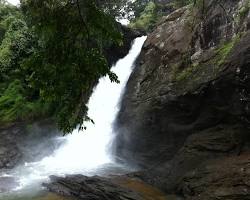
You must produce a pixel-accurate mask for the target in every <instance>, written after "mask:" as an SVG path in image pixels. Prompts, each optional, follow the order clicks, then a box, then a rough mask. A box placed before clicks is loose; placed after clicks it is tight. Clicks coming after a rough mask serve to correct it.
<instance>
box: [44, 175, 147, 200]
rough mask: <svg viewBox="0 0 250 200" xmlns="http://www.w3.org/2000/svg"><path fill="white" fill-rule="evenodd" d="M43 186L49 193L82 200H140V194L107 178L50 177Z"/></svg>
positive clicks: (80, 176)
mask: <svg viewBox="0 0 250 200" xmlns="http://www.w3.org/2000/svg"><path fill="white" fill-rule="evenodd" d="M50 178H51V183H44V184H43V185H44V186H45V187H46V188H47V189H48V190H49V191H51V192H54V193H57V194H59V195H62V196H69V197H75V198H77V199H84V200H142V199H144V198H143V197H142V196H141V195H140V194H138V193H136V192H134V191H132V190H129V189H127V188H125V187H122V186H120V185H118V184H116V183H114V182H112V181H110V179H108V178H103V177H98V176H94V177H87V176H83V175H69V176H66V177H57V176H51V177H50Z"/></svg>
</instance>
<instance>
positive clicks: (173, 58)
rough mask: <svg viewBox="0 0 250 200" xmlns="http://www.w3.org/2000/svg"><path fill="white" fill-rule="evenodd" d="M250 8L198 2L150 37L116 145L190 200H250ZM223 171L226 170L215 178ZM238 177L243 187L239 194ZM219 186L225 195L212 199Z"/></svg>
mask: <svg viewBox="0 0 250 200" xmlns="http://www.w3.org/2000/svg"><path fill="white" fill-rule="evenodd" d="M249 10H250V2H249V1H248V0H241V1H236V0H223V1H216V0H204V1H197V3H196V5H195V6H187V7H184V8H181V9H179V10H177V11H175V12H173V13H171V14H170V15H168V16H166V17H163V19H162V20H161V21H160V22H159V24H158V25H157V28H156V29H155V30H154V31H153V32H152V33H151V34H150V35H149V36H148V39H147V41H146V43H145V44H144V47H143V51H142V53H141V55H140V57H139V59H138V61H137V63H136V67H135V69H134V72H133V74H132V75H131V77H130V79H129V82H128V84H127V89H126V92H125V96H124V98H123V100H122V103H121V111H120V113H119V116H118V119H117V123H116V128H117V132H118V135H117V140H116V144H115V148H116V154H117V155H118V156H119V157H121V158H123V159H125V160H128V161H130V162H131V163H136V164H138V165H140V166H144V167H146V168H148V169H149V170H148V171H146V173H142V174H141V175H139V176H141V177H142V178H144V180H146V181H148V182H151V183H153V184H156V185H158V186H159V187H161V188H162V189H164V190H165V191H167V192H177V193H179V194H181V195H182V196H185V197H186V198H190V199H244V198H245V199H250V184H249V181H248V182H247V181H244V180H243V179H241V178H240V177H243V176H246V177H248V180H249V178H250V172H249V170H248V169H249V154H248V152H250V133H249V129H248V127H249V122H250V121H249V119H250V118H249V106H250V105H249V96H250V95H249V94H250V93H249V90H250V89H249V88H250V77H249V74H250V68H249V66H250V42H249V41H250V30H249V29H250V14H249ZM239 155H241V156H239ZM243 155H246V156H243ZM216 159H219V160H216ZM238 159H239V164H238V166H237V160H238ZM231 161H232V162H233V163H232V165H234V166H235V167H234V166H231V167H228V168H227V167H226V164H225V163H231ZM206 162H208V163H207V164H205V163H206ZM220 165H221V166H223V167H224V168H225V170H227V171H226V172H225V173H220V176H218V177H217V179H216V178H215V177H216V176H217V175H216V173H217V172H216V170H218V172H219V169H220ZM208 166H212V167H208ZM237 168H242V169H243V170H242V173H243V172H244V175H243V174H242V173H241V172H240V171H237ZM247 168H248V169H247ZM245 169H247V170H245ZM235 170H236V171H237V173H236V172H235ZM239 170H240V169H239ZM236 176H237V177H238V178H239V179H241V181H240V182H241V183H242V184H240V186H239V187H241V188H240V189H239V188H238V190H233V189H235V188H234V184H236V183H237V182H239V181H238V179H234V178H236ZM213 177H214V181H211V180H212V179H213ZM233 177H234V178H233ZM225 179H227V180H225ZM207 180H210V182H209V184H203V185H202V184H201V185H199V187H198V186H197V185H195V184H194V182H197V183H201V182H206V181H207ZM230 181H231V182H230ZM224 182H226V183H224ZM197 183H196V184H197ZM190 184H191V185H190ZM216 187H219V188H221V193H220V192H219V190H218V193H216V194H214V195H207V194H209V191H210V192H211V191H213V190H212V189H211V188H216ZM239 191H241V192H239ZM199 195H200V196H202V195H203V198H201V197H200V196H199ZM244 195H245V196H244ZM243 196H244V198H242V197H243Z"/></svg>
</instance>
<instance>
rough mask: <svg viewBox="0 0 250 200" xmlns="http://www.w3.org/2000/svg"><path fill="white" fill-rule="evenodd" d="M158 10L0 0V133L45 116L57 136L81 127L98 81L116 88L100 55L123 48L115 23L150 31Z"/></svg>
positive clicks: (86, 0) (114, 0) (94, 0)
mask: <svg viewBox="0 0 250 200" xmlns="http://www.w3.org/2000/svg"><path fill="white" fill-rule="evenodd" d="M179 1H180V0H177V1H176V2H177V3H179ZM182 3H183V1H182ZM185 3H189V1H185ZM157 8H158V3H157V1H149V0H141V1H140V0H137V1H129V0H109V1H107V0H21V6H20V7H15V6H12V5H10V4H8V3H6V1H3V0H0V72H1V73H0V126H2V125H6V124H10V123H12V122H16V121H24V120H29V121H30V120H35V119H38V118H45V117H52V118H54V119H55V120H56V122H57V124H58V126H59V128H60V129H61V130H63V131H64V132H71V131H72V130H73V129H74V128H75V127H77V125H80V127H82V125H83V122H84V121H87V120H90V119H89V117H88V116H87V114H86V113H87V110H88V108H87V106H86V103H87V101H88V98H89V96H90V93H91V92H92V89H93V87H94V86H95V85H96V83H97V81H98V79H99V78H100V77H102V76H105V75H108V76H109V77H110V80H111V81H113V82H119V80H118V79H119V77H117V76H116V75H115V74H114V73H113V72H112V71H110V66H109V65H108V63H107V60H106V58H105V57H104V53H103V49H104V47H107V46H109V45H111V44H116V45H122V34H121V33H120V31H119V29H118V27H117V23H116V20H115V19H121V18H124V17H127V18H129V19H131V20H132V23H131V24H132V25H131V27H136V28H140V27H141V26H142V27H144V25H143V23H144V24H147V27H152V24H154V23H155V22H156V20H157V18H158V17H159V15H158V14H159V13H158V12H157V10H156V9H157Z"/></svg>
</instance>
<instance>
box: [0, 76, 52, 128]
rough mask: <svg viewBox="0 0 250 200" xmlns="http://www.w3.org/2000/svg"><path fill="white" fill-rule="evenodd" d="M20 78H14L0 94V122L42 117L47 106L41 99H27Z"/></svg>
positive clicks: (46, 110)
mask: <svg viewBox="0 0 250 200" xmlns="http://www.w3.org/2000/svg"><path fill="white" fill-rule="evenodd" d="M24 90H25V89H24V88H23V86H22V83H21V82H20V80H14V81H13V82H11V83H10V84H9V86H8V88H7V89H6V90H5V91H4V93H3V94H2V95H1V96H0V124H6V123H11V122H13V121H20V120H22V121H23V120H26V119H29V120H32V119H34V118H38V117H43V116H44V115H45V114H46V112H48V108H46V107H45V106H44V105H45V104H43V102H42V101H41V100H37V101H28V100H27V99H26V98H25V97H24V96H23V94H24V93H25V92H24Z"/></svg>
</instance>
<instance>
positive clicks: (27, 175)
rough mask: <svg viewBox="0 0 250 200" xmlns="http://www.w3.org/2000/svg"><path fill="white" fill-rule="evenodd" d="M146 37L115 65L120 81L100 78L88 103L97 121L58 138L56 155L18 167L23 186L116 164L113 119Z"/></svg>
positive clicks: (134, 44) (94, 170)
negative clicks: (55, 176)
mask: <svg viewBox="0 0 250 200" xmlns="http://www.w3.org/2000/svg"><path fill="white" fill-rule="evenodd" d="M145 39H146V36H143V37H139V38H137V39H135V41H134V43H133V45H132V48H131V50H130V52H129V53H128V55H127V56H126V57H124V58H123V59H120V60H119V61H118V62H117V63H116V65H114V66H113V67H112V71H113V72H114V73H116V74H117V76H118V77H119V81H120V84H116V83H111V81H110V80H109V78H108V77H103V78H101V79H100V80H99V83H98V85H97V86H96V88H95V89H94V92H93V94H92V96H91V98H90V100H89V103H88V107H89V112H88V115H89V117H90V118H92V119H93V120H94V122H95V123H94V124H92V123H87V124H86V126H87V130H84V131H78V130H75V131H73V133H72V134H70V135H67V136H65V137H60V138H57V139H58V140H64V143H63V145H62V146H61V147H60V148H59V149H57V150H56V151H55V152H54V153H53V155H50V156H49V157H45V158H43V159H42V160H41V161H39V162H33V163H26V164H25V165H24V166H20V167H18V168H17V169H15V172H14V175H13V176H15V177H18V178H19V182H20V188H24V187H27V186H29V185H32V184H33V183H34V182H38V181H44V180H46V179H48V177H49V176H50V175H65V174H77V173H81V174H85V175H95V174H96V173H97V170H98V168H100V166H104V165H105V164H114V161H113V160H112V156H111V149H110V143H111V142H112V139H113V137H114V133H113V130H112V123H113V121H114V120H115V117H116V115H117V112H118V110H119V101H120V98H121V95H122V93H123V90H124V88H125V85H126V83H127V80H128V78H129V75H130V74H131V71H132V69H133V63H134V62H135V60H136V58H137V56H138V55H139V53H140V51H141V48H142V45H143V43H144V41H145ZM20 188H19V189H20Z"/></svg>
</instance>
